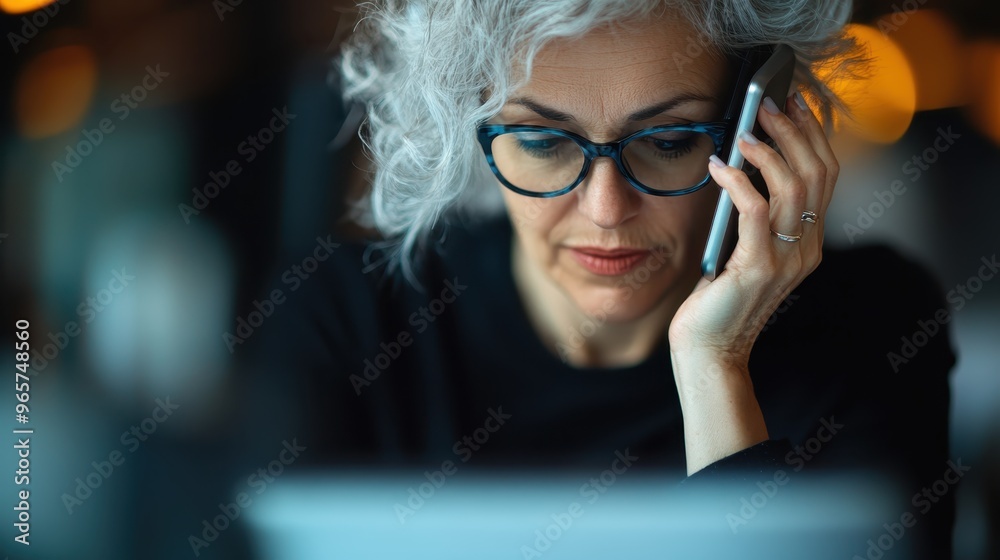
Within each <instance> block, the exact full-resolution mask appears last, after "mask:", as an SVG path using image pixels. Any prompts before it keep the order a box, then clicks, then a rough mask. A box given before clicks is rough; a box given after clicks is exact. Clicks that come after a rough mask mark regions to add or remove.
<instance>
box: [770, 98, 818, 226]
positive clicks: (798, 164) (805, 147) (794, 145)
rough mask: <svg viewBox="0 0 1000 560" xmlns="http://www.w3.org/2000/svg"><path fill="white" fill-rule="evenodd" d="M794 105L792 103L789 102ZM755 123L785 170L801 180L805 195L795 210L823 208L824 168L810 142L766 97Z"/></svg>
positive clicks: (797, 126) (795, 124) (796, 125)
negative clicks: (774, 146)
mask: <svg viewBox="0 0 1000 560" xmlns="http://www.w3.org/2000/svg"><path fill="white" fill-rule="evenodd" d="M793 104H794V102H793ZM757 121H758V122H759V123H760V125H761V127H762V128H763V129H764V132H766V133H767V134H768V135H769V136H770V137H771V138H773V139H774V141H775V143H776V144H777V145H778V148H779V150H780V153H781V156H782V157H783V158H784V160H785V162H786V163H787V164H788V167H789V168H790V169H791V170H792V172H794V173H795V174H796V175H798V176H799V178H800V179H801V180H802V182H803V184H804V186H805V189H806V192H805V201H804V203H803V205H802V206H801V207H800V208H799V209H798V210H799V217H800V218H801V211H802V210H810V211H813V212H816V213H818V211H817V210H816V209H817V208H820V207H821V206H822V205H823V198H824V196H825V191H826V175H827V171H826V164H825V163H824V161H823V160H822V159H821V158H820V157H819V155H818V154H817V153H816V150H815V148H813V146H812V142H810V140H809V139H808V138H806V136H805V135H804V134H803V133H802V131H801V130H800V129H799V125H798V124H797V123H795V122H793V121H792V120H791V119H790V118H789V117H788V116H787V115H785V113H782V112H781V111H780V110H779V109H778V106H777V105H775V103H774V101H773V100H772V99H771V98H770V97H768V98H767V99H765V100H764V103H763V104H762V105H761V109H760V111H759V115H758V118H757Z"/></svg>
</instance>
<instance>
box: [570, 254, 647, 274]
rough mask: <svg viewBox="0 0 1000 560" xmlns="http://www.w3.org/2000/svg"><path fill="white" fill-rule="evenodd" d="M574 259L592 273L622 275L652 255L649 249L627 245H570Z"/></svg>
mask: <svg viewBox="0 0 1000 560" xmlns="http://www.w3.org/2000/svg"><path fill="white" fill-rule="evenodd" d="M569 252H570V254H571V255H572V256H573V259H574V260H576V262H577V263H578V264H579V265H580V266H582V267H583V268H584V269H586V270H587V271H588V272H590V273H592V274H596V275H598V276H621V275H622V274H627V273H628V272H630V271H631V270H633V269H635V268H636V267H637V266H638V265H639V263H640V262H642V261H643V259H645V258H646V257H648V256H649V255H650V251H649V249H630V248H627V247H617V248H610V249H609V248H604V247H569Z"/></svg>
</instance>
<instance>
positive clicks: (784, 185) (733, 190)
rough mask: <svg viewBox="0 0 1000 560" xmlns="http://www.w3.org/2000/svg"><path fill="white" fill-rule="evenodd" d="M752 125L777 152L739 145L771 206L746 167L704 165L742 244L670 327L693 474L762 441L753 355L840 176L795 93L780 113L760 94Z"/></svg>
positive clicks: (812, 245) (798, 276) (809, 259)
mask: <svg viewBox="0 0 1000 560" xmlns="http://www.w3.org/2000/svg"><path fill="white" fill-rule="evenodd" d="M758 122H759V123H760V125H761V127H762V128H763V129H764V131H765V132H767V134H768V135H770V136H771V138H773V139H774V141H775V142H776V143H777V145H778V148H779V149H780V151H781V154H779V153H778V152H777V151H775V150H774V149H772V148H771V147H770V146H768V145H767V144H764V143H762V142H760V141H758V140H757V139H755V138H753V137H752V136H749V135H748V136H747V137H741V138H739V139H738V140H737V141H738V147H739V149H740V151H741V152H742V153H743V156H744V158H745V159H746V160H747V161H748V162H750V163H751V164H753V165H754V166H755V167H757V168H758V169H760V173H761V174H762V175H763V178H764V180H765V182H766V183H767V189H768V192H769V195H770V202H768V200H766V199H765V198H764V197H763V196H761V195H760V193H758V192H757V191H756V189H755V188H754V186H753V185H752V184H751V183H750V179H749V177H747V175H746V174H745V173H744V172H743V171H741V170H739V169H735V168H732V167H729V166H726V165H725V164H723V163H722V162H721V160H718V159H717V158H716V159H715V160H714V161H713V163H712V164H710V165H709V171H710V173H711V174H712V178H713V179H714V180H715V182H716V183H717V184H718V185H719V186H720V187H722V188H723V189H725V190H726V191H727V192H728V193H729V196H730V198H732V200H733V204H734V205H735V206H736V209H737V210H738V211H739V241H738V243H737V245H736V248H735V249H734V250H733V254H732V256H731V257H730V259H729V261H728V263H727V264H726V269H725V271H723V272H722V274H720V275H719V276H718V278H716V280H715V281H714V282H709V281H707V280H705V279H701V280H700V281H699V282H698V284H697V285H696V286H695V289H694V291H693V292H692V293H691V295H690V296H689V297H688V298H687V300H686V301H685V302H684V303H683V304H682V305H681V307H680V308H679V309H678V310H677V313H676V314H675V315H674V318H673V320H672V322H671V324H670V329H669V340H670V352H671V357H672V360H673V368H674V378H675V380H676V382H677V389H678V392H679V394H680V399H681V407H682V411H683V414H684V431H685V446H686V449H687V463H688V472H689V474H690V473H693V472H696V471H698V470H700V469H701V468H703V467H705V466H707V465H709V464H711V463H713V462H715V461H717V460H719V459H721V458H723V457H726V456H728V455H731V454H733V453H736V452H737V451H740V450H742V449H745V448H747V447H750V446H752V445H754V444H756V443H760V442H761V441H764V440H766V439H767V437H768V436H767V428H766V426H765V425H764V420H763V416H762V415H761V413H760V408H759V406H758V405H757V399H756V397H755V396H754V395H753V386H752V383H751V382H750V376H749V371H748V370H747V363H748V361H749V359H750V351H751V349H752V348H753V344H754V341H755V340H756V339H757V336H758V335H759V334H760V331H761V329H762V328H763V326H764V324H765V322H766V321H767V320H768V318H769V317H770V316H771V314H773V313H774V311H775V310H776V309H777V308H778V306H779V305H780V304H781V302H782V301H783V300H784V299H785V298H786V297H787V296H788V294H789V293H790V292H791V291H792V290H793V289H794V288H795V287H796V286H798V285H799V283H801V282H802V280H803V279H804V278H805V277H806V276H808V275H809V274H810V273H811V272H812V271H813V270H815V269H816V267H817V266H818V265H819V263H820V260H821V258H822V247H823V217H824V216H825V214H826V209H827V206H828V205H829V203H830V199H831V197H832V196H833V189H834V186H835V184H836V182H837V174H838V172H839V166H838V164H837V160H836V158H835V157H834V155H833V150H832V149H831V148H830V144H829V142H827V139H826V135H825V133H824V132H823V128H822V126H820V123H819V121H817V120H816V117H815V116H814V115H813V113H812V111H810V110H809V108H808V107H807V106H806V105H805V102H804V101H803V100H802V98H801V96H799V95H798V94H796V95H795V96H792V97H790V98H789V99H788V100H787V102H786V108H785V112H784V113H782V112H780V111H778V108H777V106H776V105H774V103H773V102H772V101H770V99H768V100H765V103H764V105H763V106H762V107H761V109H760V111H759V113H758ZM806 218H810V219H814V220H815V223H810V222H809V221H806ZM775 233H781V234H783V235H786V236H790V237H791V238H793V239H794V238H796V237H798V238H799V240H798V241H788V240H783V239H781V238H779V236H777V235H776V234H775Z"/></svg>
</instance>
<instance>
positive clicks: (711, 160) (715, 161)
mask: <svg viewBox="0 0 1000 560" xmlns="http://www.w3.org/2000/svg"><path fill="white" fill-rule="evenodd" d="M708 164H709V165H711V166H713V167H719V168H722V167H725V166H726V163H725V162H724V161H722V159H721V158H720V157H719V156H717V155H715V154H712V155H710V156H708Z"/></svg>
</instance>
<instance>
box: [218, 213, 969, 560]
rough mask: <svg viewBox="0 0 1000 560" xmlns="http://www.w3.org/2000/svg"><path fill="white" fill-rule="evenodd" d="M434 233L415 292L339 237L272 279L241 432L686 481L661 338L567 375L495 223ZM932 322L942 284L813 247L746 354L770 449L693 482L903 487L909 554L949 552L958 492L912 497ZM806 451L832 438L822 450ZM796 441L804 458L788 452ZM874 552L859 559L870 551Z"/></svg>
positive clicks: (925, 424)
mask: <svg viewBox="0 0 1000 560" xmlns="http://www.w3.org/2000/svg"><path fill="white" fill-rule="evenodd" d="M446 231H447V235H446V236H445V239H444V241H443V243H442V244H441V245H440V246H439V247H437V248H436V249H435V250H433V251H430V252H429V254H427V255H425V257H424V259H423V261H422V264H421V265H420V266H419V267H418V269H417V271H416V277H417V279H418V280H419V283H420V289H418V288H415V287H414V286H412V285H410V284H409V283H407V282H404V281H401V280H399V279H398V278H396V277H391V278H387V277H385V276H384V275H383V274H381V273H380V272H379V271H378V270H376V271H368V272H365V270H366V267H365V264H364V259H363V256H364V250H365V247H364V246H363V245H361V244H357V243H348V242H342V243H341V244H340V246H339V247H338V248H337V249H335V250H334V251H333V256H332V257H331V258H329V259H328V260H326V261H324V262H322V263H321V264H320V267H319V269H318V270H317V271H316V272H315V273H312V274H310V275H309V277H308V278H306V279H300V280H301V282H297V283H292V282H289V280H290V279H291V278H290V277H289V276H287V275H285V276H283V277H279V278H276V280H275V282H274V285H273V286H270V287H269V290H268V291H270V290H271V289H274V288H278V289H281V290H282V291H283V294H284V295H285V296H286V297H287V301H286V302H285V303H283V304H281V305H278V306H277V307H276V310H275V312H274V316H273V317H272V318H269V319H268V320H267V321H266V322H265V323H264V324H263V325H262V326H261V327H260V328H258V329H256V332H255V333H254V335H253V336H254V337H259V340H254V341H253V342H254V343H255V344H253V346H254V347H255V348H256V349H257V350H258V352H253V350H252V349H251V348H249V347H248V348H247V349H246V351H247V352H248V353H253V355H254V356H256V357H255V358H254V361H255V362H256V363H257V365H259V366H261V367H260V368H259V370H260V371H261V372H262V373H263V375H264V377H263V378H262V379H261V381H262V383H261V384H259V385H257V386H258V387H259V390H261V391H265V392H266V395H257V396H254V397H252V398H249V399H247V402H251V403H254V405H255V406H257V404H258V403H262V402H266V403H267V404H266V405H264V406H265V407H266V409H258V410H255V411H254V412H255V414H256V415H257V416H258V418H261V419H262V421H261V422H260V426H261V427H260V430H262V431H263V434H270V436H267V435H263V437H262V432H260V431H258V432H256V433H255V434H254V435H253V437H254V438H255V439H258V438H259V440H260V441H280V440H281V439H282V438H284V437H288V436H289V435H296V436H297V437H298V438H299V440H300V441H302V442H307V444H308V445H309V446H310V453H309V454H308V459H309V460H311V461H313V462H315V463H319V464H322V465H347V464H392V465H413V466H424V465H427V466H431V465H437V466H440V464H441V462H442V461H443V460H445V459H449V458H450V459H453V460H454V459H456V458H458V459H459V460H462V459H463V458H467V459H468V464H469V465H475V466H504V467H507V466H511V465H526V466H543V465H544V466H554V467H566V468H574V469H575V468H598V469H602V468H606V466H607V464H608V461H609V457H612V456H613V453H614V452H615V451H616V450H621V451H624V450H626V449H628V450H629V453H631V454H632V455H634V456H638V457H641V458H642V460H641V461H639V462H637V463H636V465H637V466H641V468H645V469H651V468H652V469H656V470H657V472H674V473H676V479H677V480H678V481H682V480H684V469H685V462H684V443H683V430H682V417H681V411H680V406H679V401H678V396H677V389H676V386H675V384H674V380H673V374H672V370H671V367H670V358H669V353H668V349H667V347H666V344H664V345H663V346H661V347H659V348H657V349H656V351H655V352H654V353H653V354H652V355H651V356H649V357H648V358H647V359H646V360H644V361H643V362H641V363H639V364H637V365H634V366H631V367H624V368H602V369H597V368H593V369H592V368H578V367H574V366H571V365H568V364H566V363H564V362H563V361H561V360H560V358H559V356H558V355H557V354H556V353H554V352H552V351H550V350H549V349H547V348H546V347H545V346H544V345H543V344H542V342H541V341H540V339H539V337H538V335H537V334H536V333H535V331H534V330H533V328H532V326H531V325H530V323H529V321H528V317H527V315H526V313H525V311H524V309H523V307H522V303H521V300H520V298H519V296H518V294H517V291H516V289H515V286H514V282H513V278H512V275H511V268H510V260H511V259H510V254H511V251H510V249H511V235H512V233H511V228H510V224H509V222H508V221H507V220H506V218H503V219H497V220H492V221H489V222H486V223H482V224H479V225H477V226H469V227H465V226H456V225H452V226H451V227H449V228H448V229H447V230H446ZM301 260H302V256H301V255H300V256H298V258H291V259H288V263H289V264H291V263H301ZM282 278H284V280H285V281H282ZM292 287H295V288H296V289H295V290H294V291H293V290H292V289H291V288H292ZM942 309H947V307H946V306H945V303H944V299H943V297H942V295H941V291H940V290H939V288H938V286H937V284H936V282H935V281H934V280H933V279H932V278H931V277H930V276H929V275H928V274H927V273H926V272H925V271H924V270H923V269H921V268H920V267H918V266H916V265H915V264H913V263H911V262H908V261H906V260H904V259H903V258H901V257H900V256H899V255H897V254H896V253H894V252H892V251H890V250H887V249H884V248H865V249H857V250H851V251H834V250H827V251H825V253H824V260H823V262H822V264H821V265H820V266H819V268H818V269H817V270H816V271H815V272H814V273H813V274H812V275H810V276H809V277H808V278H807V279H806V280H805V281H804V282H803V283H802V285H801V286H800V287H799V288H798V289H796V290H795V292H794V293H793V294H792V296H790V297H789V299H788V300H786V302H785V303H784V305H783V306H782V307H781V308H779V311H778V312H777V313H776V314H775V315H774V316H773V317H772V319H771V321H769V323H768V325H767V327H766V328H765V331H764V332H763V333H762V334H761V335H760V337H759V339H758V340H757V343H756V345H755V346H754V349H753V353H752V356H751V360H750V372H751V376H752V379H753V382H754V388H755V391H756V395H757V398H758V401H759V403H760V406H761V409H762V410H763V414H764V418H765V420H766V423H767V428H768V431H769V434H770V436H771V438H772V439H771V441H769V442H766V443H764V444H761V445H759V446H756V447H754V448H751V449H748V450H745V451H743V452H741V453H738V454H736V455H734V456H732V457H729V458H726V459H724V460H722V461H719V462H718V463H716V464H714V465H712V466H710V467H708V468H707V469H705V470H704V471H702V472H701V473H699V474H698V475H696V476H695V477H692V480H693V479H699V478H701V479H707V480H712V479H714V478H717V477H727V478H732V477H736V478H742V479H745V480H747V481H755V480H757V479H758V478H759V476H758V475H760V473H764V476H768V475H767V473H773V471H774V469H775V468H776V467H782V466H783V468H785V469H786V470H788V471H789V472H793V471H798V469H799V468H802V467H803V466H804V467H806V468H807V469H808V470H810V471H814V472H815V471H822V472H831V471H834V472H842V471H851V472H863V473H869V472H880V473H883V474H888V475H889V476H891V477H892V478H893V479H894V480H897V481H899V485H900V487H901V488H902V489H904V490H903V494H901V495H904V496H905V501H901V502H900V503H899V508H898V511H899V512H900V513H903V512H904V511H907V510H915V509H916V510H917V511H919V513H920V515H918V517H919V518H920V520H919V523H918V525H917V527H916V528H915V529H911V530H910V532H911V533H917V532H918V530H919V532H920V534H921V535H924V537H926V538H927V540H926V542H925V541H921V540H915V542H921V543H923V544H921V548H924V546H932V547H934V548H937V550H932V549H924V550H926V552H927V553H928V554H929V555H930V556H932V557H934V558H948V557H950V550H949V548H950V532H951V523H952V519H953V505H952V499H951V496H953V493H948V495H946V496H945V497H944V498H942V499H940V502H936V503H935V504H934V506H933V508H931V509H930V511H929V512H928V513H927V514H926V515H923V511H922V510H921V509H919V508H915V505H916V502H914V503H913V504H911V503H909V498H910V496H911V495H912V494H915V493H918V492H920V491H921V488H922V487H924V486H927V485H930V484H932V483H933V482H934V481H935V480H938V479H940V478H941V477H942V474H943V473H944V472H945V471H946V470H947V469H948V468H949V465H948V460H949V456H948V438H947V435H948V426H947V422H948V409H949V385H948V373H949V370H950V368H951V367H952V365H953V364H954V362H955V356H954V354H953V352H952V350H951V346H950V341H949V338H948V334H947V327H946V326H944V327H941V328H939V329H938V330H935V329H933V328H930V327H927V328H926V329H925V331H926V332H934V333H935V334H933V335H929V336H925V335H916V336H915V333H920V332H923V331H921V326H920V324H919V323H918V321H924V322H925V323H924V324H925V325H927V324H929V323H927V321H931V322H933V323H934V325H938V326H941V325H940V322H935V320H934V316H935V313H936V312H938V310H942ZM939 317H941V315H940V314H939ZM932 326H933V325H932ZM258 333H259V334H258ZM901 337H902V338H901ZM903 339H906V340H910V341H912V342H914V343H916V344H919V348H917V347H916V346H914V347H913V348H912V350H915V351H916V353H915V355H914V353H913V352H911V351H910V350H911V348H910V347H909V346H908V347H907V348H906V353H905V354H904V353H902V350H901V347H902V346H903V345H904V341H903ZM242 350H243V349H242V348H238V349H237V351H242ZM893 353H894V354H896V355H898V357H899V358H901V359H902V360H906V361H905V363H903V362H901V361H900V360H897V359H896V357H894V356H893ZM909 356H912V357H909ZM491 417H492V418H494V420H488V419H489V418H491ZM498 418H502V419H503V422H504V423H503V427H502V429H498V430H496V431H495V432H490V431H488V430H487V431H486V432H484V431H482V430H480V432H479V435H480V436H481V439H482V438H485V436H486V434H487V433H488V434H489V436H488V441H485V442H484V443H482V444H481V445H480V444H478V443H477V442H476V439H475V437H474V436H475V434H476V431H477V429H480V428H483V427H484V426H486V427H487V428H489V427H491V426H493V427H495V426H496V425H497V424H496V423H497V422H499V420H498ZM831 430H833V431H834V432H835V435H832V437H830V436H829V435H827V434H831ZM467 437H468V438H470V439H466V438H467ZM810 439H813V441H812V442H811V443H810V441H809V440H810ZM818 440H827V441H825V442H821V443H822V446H821V449H817V446H816V444H817V441H818ZM805 445H811V446H812V447H810V448H809V449H811V450H812V451H813V453H809V452H808V451H806V448H805V447H800V448H799V449H798V450H796V449H795V446H805ZM303 457H305V455H303ZM685 485H691V481H690V480H689V481H687V482H685ZM886 521H887V522H891V521H893V520H892V519H886ZM896 521H898V518H897V519H896ZM877 536H878V534H876V533H873V534H871V537H873V538H874V537H877ZM907 538H908V539H909V537H907ZM866 546H867V545H866V544H865V543H863V542H862V543H859V546H858V547H857V550H858V552H859V554H861V555H862V556H863V555H864V550H865V548H866Z"/></svg>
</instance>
